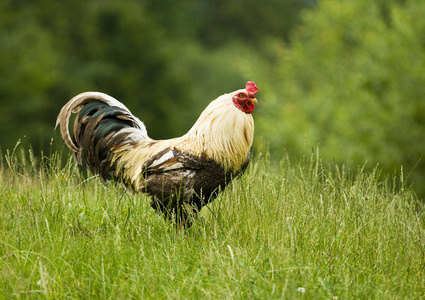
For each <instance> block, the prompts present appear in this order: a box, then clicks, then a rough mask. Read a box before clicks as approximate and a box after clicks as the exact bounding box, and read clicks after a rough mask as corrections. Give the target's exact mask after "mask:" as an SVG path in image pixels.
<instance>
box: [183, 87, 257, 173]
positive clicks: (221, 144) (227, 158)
mask: <svg viewBox="0 0 425 300" xmlns="http://www.w3.org/2000/svg"><path fill="white" fill-rule="evenodd" d="M238 92H240V91H236V92H233V93H231V94H224V95H222V96H220V97H219V98H217V99H216V100H214V101H212V102H211V103H210V104H209V105H208V106H207V108H206V109H205V110H204V111H203V112H202V114H201V115H200V116H199V118H198V120H197V121H196V123H195V124H194V125H193V127H192V128H191V129H190V130H189V132H188V133H187V134H186V135H185V136H184V138H187V139H189V140H190V142H189V143H190V144H191V145H193V143H195V145H194V146H195V149H197V151H198V152H199V153H198V154H206V155H207V156H208V158H211V159H213V160H215V161H216V162H219V163H221V164H223V166H224V167H225V168H226V169H227V170H233V171H236V170H238V169H239V168H240V167H241V165H242V164H243V163H244V162H245V160H246V158H247V156H248V153H249V150H250V148H251V145H252V140H253V137H254V120H253V118H252V116H251V115H250V114H246V113H245V112H243V111H241V110H240V109H238V108H236V107H235V105H234V104H233V101H232V97H233V96H234V95H235V94H237V93H238ZM192 151H193V149H192Z"/></svg>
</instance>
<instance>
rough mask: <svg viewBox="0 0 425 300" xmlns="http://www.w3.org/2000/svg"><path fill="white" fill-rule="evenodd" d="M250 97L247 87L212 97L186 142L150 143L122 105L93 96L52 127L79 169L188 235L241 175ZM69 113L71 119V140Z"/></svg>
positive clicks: (76, 101)
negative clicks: (120, 186)
mask: <svg viewBox="0 0 425 300" xmlns="http://www.w3.org/2000/svg"><path fill="white" fill-rule="evenodd" d="M257 91H258V88H257V86H256V85H255V83H254V82H250V81H249V82H247V83H246V86H245V89H240V90H237V91H235V92H232V93H229V94H224V95H222V96H220V97H218V98H217V99H215V100H214V101H212V102H211V103H210V104H209V105H208V106H207V108H206V109H205V110H204V111H203V112H202V113H201V115H200V116H199V118H198V120H197V121H196V123H195V124H194V125H193V127H192V128H191V129H190V130H189V131H188V132H187V133H186V134H185V135H183V136H181V137H178V138H174V139H168V140H153V139H151V138H149V136H148V134H147V131H146V127H145V125H144V124H143V122H142V121H140V120H139V119H138V118H136V117H135V116H133V115H132V114H131V112H130V111H129V109H128V108H127V107H126V106H125V105H124V104H122V103H121V102H119V101H118V100H116V99H114V98H113V97H111V96H109V95H107V94H104V93H99V92H86V93H82V94H79V95H77V96H75V97H74V98H72V99H71V100H70V101H69V102H68V103H67V104H65V106H64V107H63V108H62V109H61V111H60V113H59V115H58V118H57V121H56V127H57V126H58V125H59V126H60V132H61V135H62V138H63V140H64V141H65V144H66V145H67V146H68V147H69V148H70V149H71V150H72V151H73V155H74V158H75V160H76V161H77V162H78V163H79V164H81V163H82V160H83V159H84V161H85V164H86V165H87V166H88V168H89V169H90V171H91V172H92V173H93V174H99V177H100V178H101V180H102V181H105V180H107V179H113V180H117V181H121V182H123V183H124V184H125V185H126V186H127V187H128V188H130V189H131V190H133V191H135V192H142V193H147V194H148V195H149V196H150V197H151V200H152V201H151V206H152V207H153V208H154V209H155V210H156V211H158V212H160V213H162V214H164V216H165V217H166V218H167V219H170V218H173V219H174V220H175V222H176V224H177V225H178V226H179V227H186V228H187V227H189V226H190V225H191V224H192V222H193V220H194V219H195V217H196V215H197V213H198V212H199V211H200V210H201V208H202V207H203V206H205V205H206V204H208V203H210V202H211V201H212V200H214V199H215V198H216V197H217V195H218V192H219V191H220V190H223V189H224V188H225V187H226V185H227V184H228V183H229V182H230V181H232V180H233V179H234V178H236V177H237V176H239V175H241V174H242V173H243V172H244V171H245V169H246V168H247V166H248V162H249V153H250V148H251V145H252V141H253V135H254V121H253V118H252V115H251V113H252V112H253V111H254V108H255V104H257V103H258V102H257V99H256V97H255V95H256V93H257ZM72 113H76V114H78V115H77V116H76V118H75V120H74V127H73V136H72V137H71V134H70V132H69V122H70V117H71V114H72Z"/></svg>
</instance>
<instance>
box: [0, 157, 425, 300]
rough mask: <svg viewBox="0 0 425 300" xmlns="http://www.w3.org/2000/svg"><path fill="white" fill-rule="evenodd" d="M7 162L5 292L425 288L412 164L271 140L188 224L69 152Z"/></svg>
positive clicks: (0, 185)
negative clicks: (387, 163)
mask: <svg viewBox="0 0 425 300" xmlns="http://www.w3.org/2000/svg"><path fill="white" fill-rule="evenodd" d="M0 168H1V172H0V298H2V299H35V298H40V299H74V298H83V299H91V298H92V299H131V298H135V299H191V298H193V299H199V298H202V299H420V298H422V297H424V296H425V292H424V291H425V215H424V204H423V202H421V201H419V200H418V199H417V197H416V195H415V194H414V192H413V190H412V189H411V188H410V187H409V185H408V184H407V183H406V182H407V180H406V177H407V175H406V174H404V171H403V169H400V170H399V171H398V172H397V174H396V175H394V176H393V177H389V178H383V176H381V174H380V171H379V168H376V169H374V170H373V171H364V170H362V168H361V167H359V168H358V169H348V168H347V167H345V166H343V165H337V164H324V163H322V161H321V159H320V154H319V153H318V152H315V153H312V154H311V156H310V157H305V158H300V159H298V160H295V159H289V158H285V157H284V158H282V160H281V161H280V162H277V163H272V162H271V161H270V158H269V156H268V155H267V151H264V152H259V153H257V154H255V156H254V157H253V159H252V162H251V164H250V166H249V168H248V169H247V172H246V173H245V174H244V175H243V176H242V177H241V178H239V179H238V180H235V181H233V182H232V183H231V184H230V186H228V188H227V189H226V190H225V191H224V192H223V193H222V194H221V196H220V197H218V198H217V199H216V200H215V201H214V202H213V203H211V204H210V205H208V206H207V207H206V208H204V209H203V211H202V213H201V216H200V218H199V219H198V220H197V221H196V222H195V223H194V225H193V226H192V227H191V228H190V229H188V230H186V231H184V232H178V231H176V229H175V227H174V225H173V224H171V223H168V222H165V221H164V220H163V218H162V217H161V216H159V215H157V214H156V213H155V212H154V211H153V210H152V209H151V208H150V205H149V199H148V198H147V197H146V196H144V195H137V194H131V193H129V192H128V191H126V190H125V189H124V188H122V187H121V186H120V185H115V184H113V183H110V184H106V185H103V184H102V183H101V182H100V180H99V178H98V177H96V176H92V175H90V174H86V173H85V172H84V171H82V170H80V169H79V167H78V166H77V165H76V164H75V163H74V162H73V161H72V158H71V157H69V158H68V157H67V156H64V157H62V155H60V154H57V153H52V154H49V155H44V156H42V158H41V159H36V158H35V157H34V155H32V152H31V151H24V150H22V151H18V150H16V151H15V152H13V153H7V154H5V155H3V157H2V158H1V167H0Z"/></svg>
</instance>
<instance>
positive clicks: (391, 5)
mask: <svg viewBox="0 0 425 300" xmlns="http://www.w3.org/2000/svg"><path fill="white" fill-rule="evenodd" d="M424 13H425V3H424V2H422V1H417V0H407V1H400V2H376V3H372V2H370V1H336V0H326V1H321V2H320V3H319V5H318V7H317V8H316V9H314V10H311V11H309V12H306V13H305V14H304V15H303V25H302V26H301V27H299V28H298V29H297V31H296V32H295V33H294V35H293V37H292V39H291V49H290V52H289V54H287V55H284V56H283V57H282V59H281V64H280V66H279V68H278V70H277V72H276V73H277V76H278V78H279V80H280V82H281V85H280V86H279V88H277V89H276V95H275V97H272V100H273V99H274V100H273V101H272V102H270V103H268V104H267V105H268V109H269V113H270V114H271V115H272V116H271V117H270V118H271V119H273V120H278V119H280V120H281V123H280V126H269V124H268V121H267V120H264V123H265V126H268V127H267V131H266V133H265V134H266V135H267V139H268V140H271V144H272V147H274V148H275V149H279V148H280V147H282V146H285V145H286V147H288V148H292V149H293V150H294V151H295V152H300V151H303V149H305V148H306V146H307V148H309V147H311V146H314V145H315V143H317V142H319V143H320V148H321V151H322V152H323V153H324V155H325V156H327V157H328V159H335V160H336V161H338V162H346V161H347V160H349V161H353V162H355V163H357V164H361V165H362V164H364V163H365V162H366V161H368V162H369V166H374V165H375V164H376V163H379V164H380V165H381V166H382V167H383V168H384V169H386V170H388V171H391V172H393V171H394V169H397V168H399V166H400V165H403V166H404V169H405V172H406V173H407V172H410V171H411V170H413V175H412V179H414V180H415V181H416V183H417V187H418V189H420V187H421V182H423V180H424V179H425V178H424V177H423V174H424V171H425V165H424V164H422V163H420V162H419V160H420V159H421V158H423V156H424V154H425V144H424V143H423V135H424V132H425V72H424V70H425V43H424V39H423V37H424V36H425V20H424V18H423V17H421V16H423V15H424ZM278 102H279V104H278ZM276 107H279V109H276ZM418 162H419V165H417V163H418ZM415 168H416V169H415Z"/></svg>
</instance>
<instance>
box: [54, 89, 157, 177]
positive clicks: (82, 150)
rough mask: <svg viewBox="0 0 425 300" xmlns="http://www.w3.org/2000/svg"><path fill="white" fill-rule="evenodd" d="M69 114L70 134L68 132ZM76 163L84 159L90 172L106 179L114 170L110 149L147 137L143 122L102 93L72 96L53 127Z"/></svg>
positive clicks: (122, 105) (116, 101)
mask: <svg viewBox="0 0 425 300" xmlns="http://www.w3.org/2000/svg"><path fill="white" fill-rule="evenodd" d="M72 113H78V115H77V116H76V118H75V120H74V129H73V136H72V137H71V135H70V133H69V122H70V117H71V114H72ZM58 125H60V131H61V134H62V138H63V139H64V141H65V143H66V145H67V146H68V147H69V148H70V149H71V150H72V151H73V154H74V158H75V159H76V160H77V162H78V163H79V164H81V162H82V158H81V155H82V156H83V158H84V161H85V162H86V164H87V166H88V167H89V169H90V171H91V172H93V173H94V174H99V175H100V177H101V178H102V179H106V177H107V175H108V174H111V172H113V171H114V170H113V166H111V160H112V156H113V153H111V148H113V147H116V146H119V145H123V144H128V143H135V142H137V141H140V140H143V139H149V137H148V135H147V132H146V127H145V125H144V124H143V122H142V121H140V120H139V119H138V118H136V117H135V116H133V115H132V114H131V112H130V111H129V110H128V108H127V107H125V105H124V104H122V103H121V102H119V101H118V100H116V99H114V98H113V97H111V96H109V95H106V94H104V93H98V92H87V93H82V94H79V95H77V96H75V97H74V98H72V99H71V100H70V101H69V102H68V103H67V104H65V106H64V107H63V108H62V110H61V111H60V113H59V115H58V118H57V121H56V127H57V126H58Z"/></svg>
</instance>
